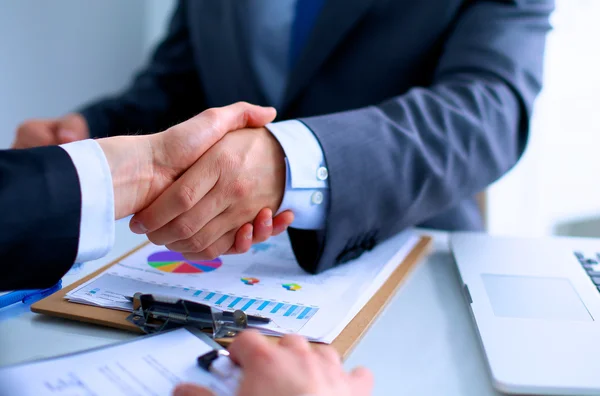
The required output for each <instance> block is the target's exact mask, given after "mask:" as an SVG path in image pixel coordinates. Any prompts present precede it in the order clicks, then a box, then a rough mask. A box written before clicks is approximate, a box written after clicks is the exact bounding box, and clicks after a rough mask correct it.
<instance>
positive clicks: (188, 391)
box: [173, 384, 214, 396]
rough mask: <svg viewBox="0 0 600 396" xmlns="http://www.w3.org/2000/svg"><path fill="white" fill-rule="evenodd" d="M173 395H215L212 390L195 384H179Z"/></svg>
mask: <svg viewBox="0 0 600 396" xmlns="http://www.w3.org/2000/svg"><path fill="white" fill-rule="evenodd" d="M173 396H214V393H212V392H211V391H210V390H208V389H206V388H203V387H201V386H198V385H194V384H182V385H178V386H177V387H176V388H175V390H174V391H173Z"/></svg>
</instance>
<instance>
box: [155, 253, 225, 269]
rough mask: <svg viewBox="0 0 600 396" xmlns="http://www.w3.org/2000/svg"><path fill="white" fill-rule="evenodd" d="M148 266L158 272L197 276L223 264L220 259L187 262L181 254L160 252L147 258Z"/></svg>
mask: <svg viewBox="0 0 600 396" xmlns="http://www.w3.org/2000/svg"><path fill="white" fill-rule="evenodd" d="M148 264H149V265H150V266H151V267H152V268H155V269H157V270H159V271H162V272H170V273H174V274H199V273H202V272H211V271H214V270H216V269H217V268H219V267H220V266H221V264H223V262H222V261H221V259H219V258H216V259H214V260H194V261H192V260H188V259H186V258H185V257H183V255H182V254H181V253H177V252H171V251H168V250H166V251H162V252H156V253H152V254H151V255H150V256H148Z"/></svg>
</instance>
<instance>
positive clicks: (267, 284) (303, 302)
mask: <svg viewBox="0 0 600 396" xmlns="http://www.w3.org/2000/svg"><path fill="white" fill-rule="evenodd" d="M418 240H419V239H418V237H417V236H416V235H415V234H414V233H413V232H412V231H407V232H404V233H401V234H399V235H397V236H395V237H393V238H391V239H389V240H387V241H385V242H383V243H380V244H379V245H378V246H377V247H376V248H375V249H373V250H371V251H369V252H366V253H364V254H363V255H362V256H360V257H359V258H358V259H356V260H354V261H352V262H349V263H346V264H343V265H340V266H339V267H336V268H333V269H331V270H328V271H326V272H324V273H322V274H319V275H310V274H307V273H306V272H304V270H302V269H301V268H300V266H299V265H298V263H297V262H296V259H295V258H294V254H293V251H292V248H291V245H290V241H289V239H288V237H287V235H280V236H278V237H274V238H271V239H270V240H269V241H268V242H264V243H260V244H257V245H254V246H253V247H252V249H251V250H250V251H249V252H248V253H245V254H241V255H228V256H222V257H220V258H217V259H215V260H210V261H190V260H186V259H185V258H184V257H183V256H182V255H181V254H179V253H175V252H171V251H168V250H166V248H164V247H162V246H156V245H152V244H150V245H147V246H145V247H143V248H142V249H140V250H138V251H137V252H135V253H133V254H132V255H130V256H128V257H126V258H124V259H123V260H121V261H120V262H119V263H117V264H116V265H114V266H112V267H111V268H109V269H108V270H107V271H105V272H104V273H102V274H100V275H98V276H97V277H95V278H94V279H92V280H90V281H89V282H87V283H85V284H83V285H81V286H79V287H78V288H76V289H74V290H72V291H71V292H69V293H68V294H67V295H66V296H65V298H67V299H68V300H69V301H71V302H77V303H83V304H92V305H98V306H102V307H106V308H113V309H120V310H125V311H131V310H132V304H131V302H130V300H129V299H128V298H127V297H131V296H133V295H134V294H135V293H136V292H141V293H152V294H155V295H162V296H172V297H179V298H183V299H186V300H190V301H194V302H199V303H203V304H207V305H210V306H213V307H217V308H219V309H223V310H230V311H232V310H237V309H240V310H243V311H244V312H246V313H247V314H250V315H257V316H263V317H268V318H270V319H271V322H270V323H269V324H266V325H261V326H260V327H259V328H260V330H261V331H262V332H263V333H265V334H271V335H282V334H286V333H297V334H300V335H303V336H305V337H307V338H309V339H311V340H313V341H321V342H326V343H331V342H332V341H333V340H334V339H335V337H337V336H338V335H339V333H340V332H341V331H342V330H343V329H344V327H345V326H346V325H347V324H348V323H349V322H350V321H351V320H352V318H353V317H354V316H355V315H356V314H357V313H358V312H359V311H360V309H361V308H362V307H363V306H364V305H365V304H366V303H367V302H368V301H369V299H370V298H371V297H372V296H373V295H374V294H375V293H376V292H377V290H379V288H380V287H381V286H382V285H383V284H384V283H385V281H386V280H387V279H388V277H389V276H390V275H391V274H392V272H393V271H394V270H395V269H396V268H397V267H398V265H400V263H401V262H402V261H403V260H404V258H405V257H406V256H407V255H408V253H410V251H411V250H412V248H413V247H414V246H415V244H416V243H417V242H418Z"/></svg>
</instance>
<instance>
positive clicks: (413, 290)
mask: <svg viewBox="0 0 600 396" xmlns="http://www.w3.org/2000/svg"><path fill="white" fill-rule="evenodd" d="M430 234H431V235H433V236H434V241H435V244H434V249H433V252H432V253H431V255H430V256H429V257H428V258H427V259H426V260H424V261H423V262H422V263H420V264H419V265H418V266H417V268H416V269H415V271H414V272H413V274H412V275H411V276H410V278H409V280H408V281H407V282H406V283H405V284H404V286H402V288H401V289H400V290H399V291H398V293H397V294H396V296H395V297H394V298H393V300H392V301H391V302H390V304H389V305H388V307H387V308H386V309H385V311H384V312H383V314H382V315H381V316H380V317H379V319H378V320H377V321H376V322H375V324H374V325H373V326H372V327H371V329H370V330H369V332H368V333H367V334H366V335H365V337H364V338H363V340H362V341H361V342H360V343H359V345H358V346H357V347H356V349H355V350H354V351H353V352H352V354H351V355H350V356H349V358H348V359H347V361H346V367H347V368H352V367H355V366H357V365H361V366H366V367H368V368H370V369H371V370H372V371H373V373H374V374H375V392H374V394H375V395H411V396H416V395H461V396H468V395H477V396H485V395H497V393H496V392H495V391H494V390H493V388H492V387H491V383H490V379H489V375H488V373H487V370H486V366H485V361H484V358H483V355H482V353H481V350H480V347H479V344H478V342H479V341H478V339H477V337H476V333H475V329H474V326H473V323H472V320H471V318H470V316H469V315H470V314H469V311H468V310H467V306H466V304H465V301H464V299H463V297H462V295H461V293H460V288H459V284H458V280H457V277H456V274H455V272H454V267H453V264H452V258H451V256H450V253H449V249H448V235H447V234H446V233H442V232H432V233H430ZM116 236H117V237H116V243H115V247H114V249H113V250H112V252H111V254H110V255H109V256H107V257H105V258H103V259H101V260H97V261H95V262H90V263H87V264H86V265H85V266H84V268H83V270H82V271H80V272H78V273H75V274H73V275H70V276H67V277H65V279H64V282H65V283H71V282H73V281H75V280H77V279H79V278H81V277H82V276H84V275H86V274H88V273H90V272H92V271H94V270H95V269H97V268H99V267H100V266H102V265H104V264H107V263H109V262H110V261H112V260H114V259H115V258H117V257H119V256H120V255H122V254H123V253H125V252H127V251H128V250H130V249H131V248H133V247H135V246H137V245H139V244H140V243H142V242H143V241H144V240H145V238H144V237H141V236H139V235H135V234H133V233H131V232H130V231H129V230H128V227H127V222H125V221H121V222H119V223H117V235H116ZM24 264H25V263H24ZM133 337H135V335H132V334H130V333H127V332H124V331H119V330H112V329H107V328H102V327H99V326H93V325H87V324H82V323H77V322H73V321H68V320H62V319H57V318H50V317H45V316H43V315H37V314H33V313H31V312H30V311H29V306H27V305H25V304H17V305H13V306H11V307H6V308H2V309H0V366H5V365H9V364H14V363H20V362H25V361H29V360H32V359H38V358H43V357H50V356H56V355H60V354H64V353H69V352H75V351H80V350H84V349H88V348H92V347H97V346H102V345H107V344H111V343H114V342H117V341H121V340H127V339H131V338H133ZM394 340H398V341H394Z"/></svg>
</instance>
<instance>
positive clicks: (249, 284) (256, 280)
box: [240, 278, 260, 286]
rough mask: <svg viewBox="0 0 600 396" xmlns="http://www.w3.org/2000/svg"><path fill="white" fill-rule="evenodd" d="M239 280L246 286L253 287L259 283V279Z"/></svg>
mask: <svg viewBox="0 0 600 396" xmlns="http://www.w3.org/2000/svg"><path fill="white" fill-rule="evenodd" d="M240 280H241V281H242V282H243V283H245V284H246V285H248V286H253V285H256V284H257V283H258V282H260V279H258V278H242V279H240Z"/></svg>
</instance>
